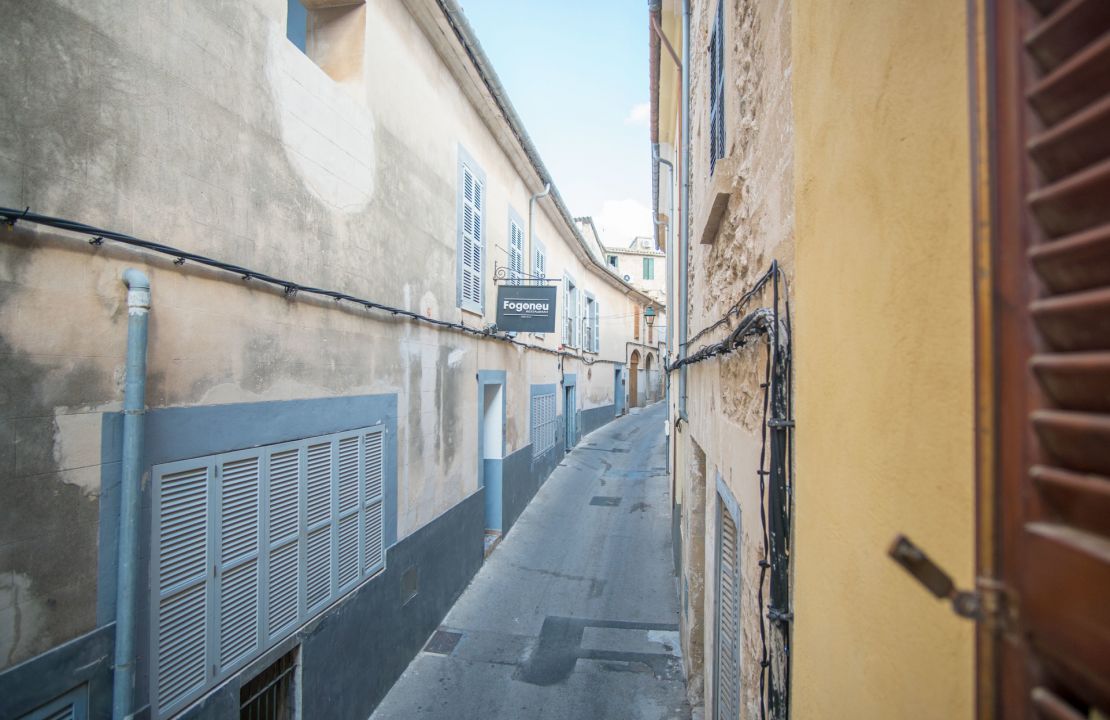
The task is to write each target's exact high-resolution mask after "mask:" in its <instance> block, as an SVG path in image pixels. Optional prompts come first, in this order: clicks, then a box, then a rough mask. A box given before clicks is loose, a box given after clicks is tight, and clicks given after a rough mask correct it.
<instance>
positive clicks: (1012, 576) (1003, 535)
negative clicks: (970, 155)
mask: <svg viewBox="0 0 1110 720" xmlns="http://www.w3.org/2000/svg"><path fill="white" fill-rule="evenodd" d="M992 33H993V36H994V41H995V42H994V47H995V48H996V50H995V52H996V60H997V64H998V68H999V69H998V75H997V83H996V87H997V89H996V90H995V91H994V92H995V94H994V96H993V102H994V103H995V108H996V112H997V121H996V127H995V128H994V131H995V133H994V135H995V136H996V137H997V138H998V139H997V145H996V148H995V150H996V153H997V158H996V159H995V167H994V173H993V180H994V186H995V192H996V193H997V195H996V201H997V208H998V218H997V229H996V231H995V236H994V239H993V242H994V263H995V268H994V273H995V275H994V282H995V289H994V306H995V308H996V315H995V319H994V322H995V332H996V337H997V345H998V350H997V355H998V380H997V402H998V404H997V405H996V415H997V418H998V420H997V422H998V432H997V444H996V448H995V453H996V455H997V457H998V470H997V472H998V481H997V493H998V497H997V510H998V518H999V530H1000V533H999V534H998V536H997V537H998V544H997V548H996V551H995V553H996V556H997V569H996V572H997V574H998V576H999V578H1000V579H1001V580H1002V581H1003V582H1004V583H1005V584H1006V586H1008V587H1009V588H1010V589H1011V590H1012V592H1013V596H1014V597H1013V601H1012V603H1011V606H1012V608H1013V615H1014V619H1013V621H1012V627H1010V628H1008V630H1010V632H1008V633H1007V635H1006V637H1005V639H1004V640H1000V641H999V645H998V646H997V652H998V662H999V665H998V680H997V690H996V691H995V697H994V701H995V704H996V709H997V711H998V713H999V714H1000V715H1002V716H1005V717H1027V718H1032V717H1045V718H1049V717H1051V718H1066V717H1077V718H1078V717H1084V718H1085V717H1087V716H1088V712H1089V710H1090V709H1091V708H1093V707H1098V708H1100V709H1101V710H1102V711H1103V712H1106V711H1107V710H1110V3H1107V2H1106V1H1105V0H1067V1H1065V0H1014V1H1013V2H1009V3H999V4H998V8H997V15H996V18H995V19H994V25H993V28H992Z"/></svg>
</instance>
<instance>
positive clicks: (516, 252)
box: [509, 220, 524, 285]
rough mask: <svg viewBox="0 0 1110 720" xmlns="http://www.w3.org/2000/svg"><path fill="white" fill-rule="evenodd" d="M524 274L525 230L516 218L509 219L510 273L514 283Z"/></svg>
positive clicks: (516, 283)
mask: <svg viewBox="0 0 1110 720" xmlns="http://www.w3.org/2000/svg"><path fill="white" fill-rule="evenodd" d="M523 274H524V231H523V230H522V229H521V228H520V225H518V224H517V223H516V221H515V220H509V275H510V276H511V277H512V279H513V284H514V285H519V284H520V277H521V276H522V275H523Z"/></svg>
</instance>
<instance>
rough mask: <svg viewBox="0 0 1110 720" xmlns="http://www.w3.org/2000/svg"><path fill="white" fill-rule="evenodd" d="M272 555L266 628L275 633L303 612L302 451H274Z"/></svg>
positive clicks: (293, 449)
mask: <svg viewBox="0 0 1110 720" xmlns="http://www.w3.org/2000/svg"><path fill="white" fill-rule="evenodd" d="M269 461H270V471H269V503H270V533H269V539H270V547H269V552H270V557H269V579H268V583H267V596H268V604H267V609H266V617H267V619H266V631H267V633H268V635H269V636H271V637H272V636H274V635H276V634H278V633H280V632H282V631H283V630H285V629H286V628H288V627H289V625H290V624H291V623H293V622H294V621H295V620H296V619H297V615H298V613H299V611H300V597H299V595H300V580H299V577H300V542H299V539H300V536H299V531H300V527H301V505H300V489H299V488H300V476H301V451H300V449H298V448H295V447H294V448H289V449H286V450H281V451H277V452H271V453H270V458H269Z"/></svg>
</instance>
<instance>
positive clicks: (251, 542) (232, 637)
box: [216, 451, 261, 670]
mask: <svg viewBox="0 0 1110 720" xmlns="http://www.w3.org/2000/svg"><path fill="white" fill-rule="evenodd" d="M218 469H219V473H218V479H219V490H220V492H219V498H220V512H219V518H220V525H219V537H218V542H219V548H220V549H219V566H218V572H217V574H216V596H217V597H218V598H219V601H218V603H217V612H218V614H219V621H218V622H219V625H218V627H219V633H218V637H219V666H220V670H226V669H228V668H230V667H231V666H233V665H234V664H235V663H236V662H237V661H239V660H240V659H241V658H243V657H245V656H247V655H249V654H251V653H253V652H254V651H255V650H256V649H257V648H258V641H259V637H258V605H259V603H258V600H259V562H258V548H259V542H258V540H259V537H258V536H259V530H260V527H261V517H260V512H259V496H260V489H261V488H260V486H261V463H260V457H259V454H258V452H257V451H252V452H250V453H248V454H246V455H245V456H244V455H239V456H234V455H233V456H225V458H224V459H222V460H221V462H220V463H219V466H218Z"/></svg>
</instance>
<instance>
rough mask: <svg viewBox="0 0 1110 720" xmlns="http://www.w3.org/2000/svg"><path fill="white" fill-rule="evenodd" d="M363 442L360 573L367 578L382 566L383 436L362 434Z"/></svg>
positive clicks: (378, 433)
mask: <svg viewBox="0 0 1110 720" xmlns="http://www.w3.org/2000/svg"><path fill="white" fill-rule="evenodd" d="M362 441H363V463H362V464H363V468H365V469H364V471H363V489H362V498H363V500H362V502H363V508H364V515H365V518H364V520H363V537H364V538H365V552H364V553H363V568H364V572H365V573H366V574H367V575H369V574H372V573H374V572H376V571H377V570H378V569H379V568H381V567H382V566H383V565H384V564H385V547H384V545H383V542H382V539H383V537H384V532H383V521H384V515H383V509H382V505H383V501H384V497H385V496H384V494H383V486H382V473H383V454H382V447H383V433H382V432H381V431H380V430H377V431H371V432H368V433H365V434H364V435H363V438H362Z"/></svg>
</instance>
